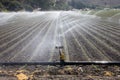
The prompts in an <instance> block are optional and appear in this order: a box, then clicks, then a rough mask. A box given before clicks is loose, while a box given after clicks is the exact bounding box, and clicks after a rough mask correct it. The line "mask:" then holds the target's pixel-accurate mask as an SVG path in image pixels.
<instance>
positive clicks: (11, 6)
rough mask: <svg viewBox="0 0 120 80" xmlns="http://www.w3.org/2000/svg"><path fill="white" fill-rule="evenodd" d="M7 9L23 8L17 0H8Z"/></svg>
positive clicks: (16, 9) (17, 9)
mask: <svg viewBox="0 0 120 80" xmlns="http://www.w3.org/2000/svg"><path fill="white" fill-rule="evenodd" d="M7 9H9V10H10V11H19V10H21V9H23V8H22V6H21V4H20V3H19V2H18V1H10V2H9V4H8V8H7Z"/></svg>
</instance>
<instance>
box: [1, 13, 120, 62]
mask: <svg viewBox="0 0 120 80" xmlns="http://www.w3.org/2000/svg"><path fill="white" fill-rule="evenodd" d="M97 15H98V13H97ZM97 15H89V14H87V15H84V14H80V13H78V12H75V11H48V12H31V13H30V12H17V13H15V12H11V13H2V12H1V13H0V17H1V18H0V62H39V61H49V62H51V61H59V52H58V50H57V49H55V47H56V46H64V52H65V54H66V61H120V24H119V20H120V18H118V17H116V16H119V13H118V12H117V13H116V15H115V16H114V15H112V17H109V19H111V20H112V18H114V19H115V20H116V21H118V22H114V21H109V20H104V18H100V16H99V17H98V16H97ZM117 18H118V19H117Z"/></svg>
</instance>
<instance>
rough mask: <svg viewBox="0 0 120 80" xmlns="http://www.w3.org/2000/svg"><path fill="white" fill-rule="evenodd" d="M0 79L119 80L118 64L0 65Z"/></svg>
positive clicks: (119, 70)
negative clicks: (62, 65) (61, 65)
mask: <svg viewBox="0 0 120 80" xmlns="http://www.w3.org/2000/svg"><path fill="white" fill-rule="evenodd" d="M0 80H120V67H119V66H118V65H80V66H64V67H60V66H41V65H31V66H28V65H24V66H18V65H16V66H4V65H2V66H0Z"/></svg>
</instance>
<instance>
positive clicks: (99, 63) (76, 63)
mask: <svg viewBox="0 0 120 80" xmlns="http://www.w3.org/2000/svg"><path fill="white" fill-rule="evenodd" d="M0 65H6V66H8V65H53V66H56V65H120V61H75V62H74V61H73V62H64V64H63V63H60V62H0Z"/></svg>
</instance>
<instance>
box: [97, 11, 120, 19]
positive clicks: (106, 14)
mask: <svg viewBox="0 0 120 80" xmlns="http://www.w3.org/2000/svg"><path fill="white" fill-rule="evenodd" d="M117 13H120V10H116V9H115V10H114V9H109V10H101V11H99V12H96V13H95V15H97V16H100V17H112V16H114V15H115V14H117Z"/></svg>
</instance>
